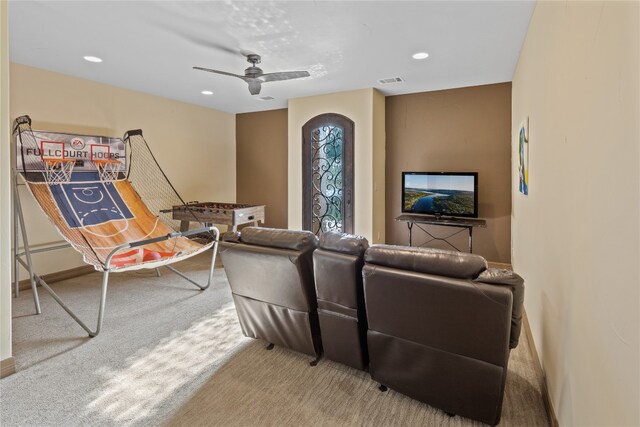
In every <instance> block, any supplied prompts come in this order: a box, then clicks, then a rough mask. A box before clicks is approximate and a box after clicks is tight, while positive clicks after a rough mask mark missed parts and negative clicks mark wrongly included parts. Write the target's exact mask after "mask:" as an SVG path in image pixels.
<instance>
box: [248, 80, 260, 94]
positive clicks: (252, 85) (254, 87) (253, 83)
mask: <svg viewBox="0 0 640 427" xmlns="http://www.w3.org/2000/svg"><path fill="white" fill-rule="evenodd" d="M247 83H249V93H250V94H251V95H258V94H259V93H260V89H262V81H261V80H260V79H250V80H247Z"/></svg>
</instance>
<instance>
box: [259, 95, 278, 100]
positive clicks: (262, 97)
mask: <svg viewBox="0 0 640 427" xmlns="http://www.w3.org/2000/svg"><path fill="white" fill-rule="evenodd" d="M258 99H259V100H260V101H271V100H272V99H275V98H274V97H273V96H260V97H258Z"/></svg>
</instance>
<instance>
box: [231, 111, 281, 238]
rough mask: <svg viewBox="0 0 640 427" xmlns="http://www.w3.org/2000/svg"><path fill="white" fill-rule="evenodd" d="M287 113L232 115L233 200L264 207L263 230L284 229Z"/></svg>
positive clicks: (264, 112)
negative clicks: (234, 153)
mask: <svg viewBox="0 0 640 427" xmlns="http://www.w3.org/2000/svg"><path fill="white" fill-rule="evenodd" d="M287 114H288V113H287V110H286V109H282V110H271V111H262V112H258V113H246V114H238V115H236V183H237V201H238V203H250V204H261V205H266V211H265V216H266V220H265V224H264V225H265V226H267V227H275V228H287V131H288V130H287Z"/></svg>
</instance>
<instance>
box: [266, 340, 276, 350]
mask: <svg viewBox="0 0 640 427" xmlns="http://www.w3.org/2000/svg"><path fill="white" fill-rule="evenodd" d="M273 347H275V345H274V344H273V343H272V342H270V343H269V344H268V345H267V346H266V347H265V348H266V349H267V350H273Z"/></svg>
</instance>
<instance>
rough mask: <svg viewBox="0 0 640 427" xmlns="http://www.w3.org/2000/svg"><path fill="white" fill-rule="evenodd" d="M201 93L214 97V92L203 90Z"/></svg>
mask: <svg viewBox="0 0 640 427" xmlns="http://www.w3.org/2000/svg"><path fill="white" fill-rule="evenodd" d="M200 93H201V94H203V95H213V92H211V91H210V90H203V91H202V92H200Z"/></svg>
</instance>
